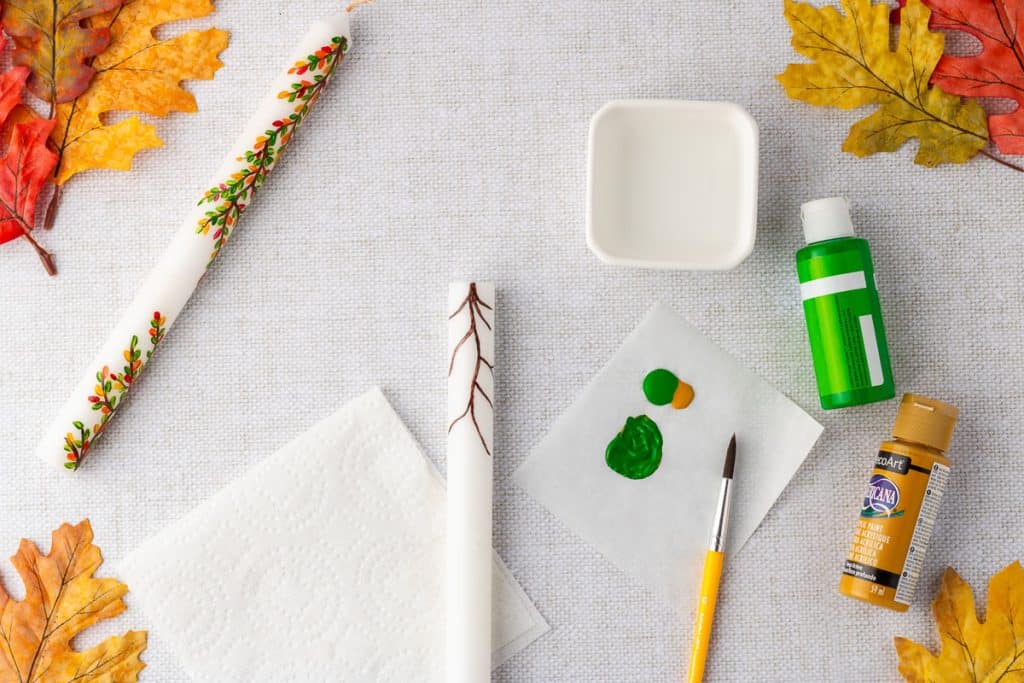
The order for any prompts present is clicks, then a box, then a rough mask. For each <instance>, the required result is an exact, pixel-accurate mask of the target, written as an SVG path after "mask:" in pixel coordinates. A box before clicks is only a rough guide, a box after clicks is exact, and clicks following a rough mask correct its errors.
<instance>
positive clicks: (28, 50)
mask: <svg viewBox="0 0 1024 683" xmlns="http://www.w3.org/2000/svg"><path fill="white" fill-rule="evenodd" d="M120 4H121V0H17V2H5V3H4V6H3V14H2V16H0V21H2V23H3V27H4V31H6V32H7V34H8V35H9V36H11V38H12V39H13V40H14V46H15V48H14V63H15V64H20V65H23V66H27V67H29V68H30V69H31V70H32V77H31V78H30V79H29V81H28V89H29V90H30V91H31V92H32V94H33V95H35V96H36V97H38V98H40V99H42V100H45V101H47V102H51V103H54V104H56V103H59V102H69V101H71V100H73V99H75V98H76V97H78V96H79V95H81V94H82V93H83V92H84V91H85V89H86V88H88V87H89V81H91V80H92V76H93V73H94V71H93V69H92V67H90V66H89V63H88V61H89V59H90V58H91V57H94V56H96V55H98V54H100V53H101V52H103V50H104V49H106V47H107V45H108V44H109V43H110V30H109V29H107V28H104V27H102V26H96V27H93V26H89V27H86V26H84V25H83V22H84V21H85V20H87V19H89V18H90V17H93V16H96V15H97V14H102V13H104V12H109V11H110V10H112V9H114V8H115V7H117V6H118V5H120Z"/></svg>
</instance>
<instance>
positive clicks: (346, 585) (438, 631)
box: [117, 389, 548, 683]
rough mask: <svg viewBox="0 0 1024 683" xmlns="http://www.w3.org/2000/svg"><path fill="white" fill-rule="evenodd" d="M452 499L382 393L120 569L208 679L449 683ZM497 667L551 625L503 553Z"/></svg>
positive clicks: (497, 566) (194, 671)
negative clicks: (447, 583)
mask: <svg viewBox="0 0 1024 683" xmlns="http://www.w3.org/2000/svg"><path fill="white" fill-rule="evenodd" d="M444 538H445V491H444V486H443V483H442V480H441V478H440V475H439V474H438V472H437V470H436V469H435V468H434V466H433V465H432V464H431V463H430V461H429V460H427V459H426V458H425V457H424V456H423V454H422V453H421V452H420V450H419V448H418V447H417V445H416V443H415V442H414V441H413V438H412V436H411V435H410V434H409V432H408V431H407V430H406V428H405V426H404V425H403V424H402V422H401V420H400V419H399V418H398V416H397V415H396V414H395V413H394V411H393V410H392V409H391V406H390V405H389V404H388V402H387V401H386V400H385V398H384V396H383V395H382V394H381V393H380V391H379V390H376V389H375V390H372V391H370V392H368V393H366V394H364V395H363V396H361V397H360V398H358V399H356V400H354V401H352V402H351V403H349V404H348V405H346V406H345V407H344V408H342V409H341V410H339V411H338V412H337V413H335V414H334V415H333V416H331V417H328V418H327V419H325V420H323V421H322V422H320V423H319V424H318V425H316V426H315V427H314V428H312V429H311V430H309V431H308V432H306V433H305V434H303V435H302V436H299V437H298V438H297V439H295V440H294V441H292V442H291V443H290V444H288V445H287V446H285V447H284V448H282V449H281V450H279V451H278V452H277V453H275V454H273V455H272V456H270V457H268V458H266V459H265V460H264V461H262V462H261V463H259V464H258V465H256V466H255V467H254V468H253V469H252V470H251V471H250V472H248V473H247V474H246V475H245V476H243V477H241V478H240V479H238V480H236V481H234V482H233V483H231V484H229V485H228V486H227V487H225V488H224V489H223V490H221V491H220V492H219V493H217V494H216V495H215V496H213V497H212V498H211V499H210V500H208V501H206V502H205V503H203V504H201V505H200V506H199V507H197V508H196V509H195V510H193V511H192V512H190V513H189V514H188V515H186V516H185V517H184V518H182V519H180V520H178V521H177V522H175V523H173V524H172V525H171V526H169V527H168V528H166V529H164V530H163V531H162V532H160V533H158V534H157V535H156V536H154V537H152V538H150V539H149V540H147V541H145V542H144V543H143V544H142V545H141V546H140V547H139V548H138V549H136V550H135V551H134V552H133V553H132V554H131V555H129V556H128V557H127V558H126V559H125V560H124V561H123V562H122V563H121V564H120V566H119V567H118V573H117V576H118V577H119V578H121V579H122V580H124V581H125V582H126V583H127V584H128V585H129V586H130V588H131V594H132V596H133V599H134V600H136V601H137V602H138V604H139V605H140V606H141V607H142V609H143V611H145V612H146V615H147V617H148V618H149V620H150V623H151V624H152V628H153V630H154V632H159V633H160V634H161V636H162V637H163V638H165V639H167V640H169V641H171V643H172V647H173V648H174V649H175V651H176V653H177V655H178V657H179V658H180V659H181V661H182V663H183V665H184V667H185V669H186V671H188V673H189V675H190V676H191V677H192V678H193V679H194V680H196V681H203V682H204V683H206V682H209V681H218V682H229V681H245V682H247V683H248V682H261V681H267V682H270V681H273V682H274V683H280V682H281V681H296V682H298V681H301V682H303V683H309V682H310V681H346V682H348V681H357V682H358V681H367V682H369V681H374V682H376V681H397V682H401V683H406V682H409V681H443V680H444V651H445V647H444V637H445V636H444V633H445V628H444V621H445V602H444V594H443V591H444V565H445V549H444ZM493 586H494V597H493V602H494V622H493V629H492V634H493V636H492V639H493V664H494V666H498V665H500V664H501V663H502V662H504V661H506V660H507V659H508V658H509V657H511V656H512V655H514V654H515V653H516V652H518V651H520V650H522V649H523V648H525V647H526V646H527V645H529V644H530V643H531V642H533V641H534V640H536V639H537V638H538V637H539V636H540V635H541V634H543V633H544V632H546V631H547V630H548V626H547V624H546V623H545V622H544V620H543V618H542V617H541V616H540V614H539V613H538V612H537V610H536V609H535V608H534V607H533V605H532V603H531V602H530V600H529V598H527V596H526V594H525V593H524V592H523V590H522V588H521V587H520V586H519V584H518V583H516V581H515V579H514V578H512V576H511V575H510V573H509V572H508V569H507V568H506V567H505V565H504V564H503V563H502V562H501V560H500V559H499V558H498V556H497V555H496V554H495V556H494V581H493Z"/></svg>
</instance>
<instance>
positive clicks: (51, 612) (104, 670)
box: [0, 520, 146, 683]
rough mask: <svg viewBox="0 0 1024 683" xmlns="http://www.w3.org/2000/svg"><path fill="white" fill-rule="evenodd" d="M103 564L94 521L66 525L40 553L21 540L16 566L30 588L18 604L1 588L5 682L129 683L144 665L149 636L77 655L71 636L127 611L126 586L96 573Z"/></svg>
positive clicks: (0, 651)
mask: <svg viewBox="0 0 1024 683" xmlns="http://www.w3.org/2000/svg"><path fill="white" fill-rule="evenodd" d="M102 562H103V558H102V557H101V556H100V549H99V548H97V547H96V546H95V545H93V543H92V527H91V526H90V524H89V520H84V521H82V522H80V523H78V524H76V525H75V526H71V525H70V524H63V525H61V527H60V528H59V529H57V530H56V531H54V532H53V536H52V540H51V542H50V552H49V553H48V554H46V555H43V554H42V553H41V552H40V551H39V548H37V547H36V545H35V544H34V543H32V542H31V541H28V540H24V539H22V541H21V545H20V546H19V547H18V552H17V554H15V555H14V557H12V558H11V563H12V564H13V565H14V567H15V568H16V569H17V570H18V574H19V576H21V580H22V582H23V583H24V584H25V598H24V599H23V600H20V601H18V600H14V599H13V598H11V596H10V595H8V593H7V591H6V590H4V588H3V587H2V586H0V681H2V682H3V683H8V682H9V681H10V682H20V683H70V682H71V681H75V682H76V683H79V682H81V683H87V682H92V683H131V682H133V681H137V680H138V677H139V672H140V671H141V670H142V669H143V667H144V666H145V664H144V663H143V662H142V661H141V660H140V659H139V655H140V654H141V653H142V651H143V650H144V649H145V648H146V632H145V631H129V632H128V633H126V634H124V635H123V636H112V637H110V638H107V639H106V640H104V641H103V642H102V643H100V644H99V645H97V646H96V647H93V648H90V649H88V650H85V651H82V652H79V651H76V650H74V649H73V648H72V647H71V639H72V638H74V637H75V636H76V635H77V634H79V633H81V632H82V631H84V630H85V629H87V628H89V627H90V626H92V625H93V624H95V623H97V622H99V621H101V620H103V619H110V618H111V617H114V616H116V615H118V614H120V613H121V612H123V611H124V609H125V604H124V601H123V600H122V599H121V598H122V597H123V596H124V595H125V593H127V592H128V587H127V586H126V585H124V584H123V583H121V582H119V581H116V580H115V579H97V578H95V577H94V576H93V574H94V573H95V571H96V569H97V568H98V567H99V566H100V564H101V563H102Z"/></svg>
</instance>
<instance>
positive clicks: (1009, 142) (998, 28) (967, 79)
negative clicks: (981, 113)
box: [897, 0, 1024, 154]
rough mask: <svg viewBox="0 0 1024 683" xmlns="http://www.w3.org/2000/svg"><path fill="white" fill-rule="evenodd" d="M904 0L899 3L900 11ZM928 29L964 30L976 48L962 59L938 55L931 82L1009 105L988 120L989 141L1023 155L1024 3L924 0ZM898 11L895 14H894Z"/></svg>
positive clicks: (1021, 0) (950, 90)
mask: <svg viewBox="0 0 1024 683" xmlns="http://www.w3.org/2000/svg"><path fill="white" fill-rule="evenodd" d="M905 4H906V0H900V6H901V7H902V6H903V5H905ZM924 4H925V5H927V6H928V7H929V8H930V9H931V10H932V17H931V22H930V26H931V27H932V28H935V29H944V30H949V31H963V32H964V33H969V34H970V35H972V36H974V37H975V38H976V39H977V40H978V41H979V42H980V43H981V51H980V52H978V53H977V54H973V55H966V56H953V55H943V57H942V59H940V60H939V63H938V65H937V66H936V67H935V71H934V72H933V73H932V78H931V82H932V84H933V85H937V86H938V87H939V88H941V89H942V90H945V91H946V92H948V93H952V94H954V95H962V96H964V97H1001V98H1007V99H1011V100H1014V101H1015V102H1016V103H1017V108H1016V109H1014V110H1013V111H1012V112H1010V113H1008V114H992V115H991V116H989V117H988V129H989V137H991V138H992V141H993V142H994V143H995V145H996V147H997V148H998V149H999V151H1000V152H1003V153H1004V154H1024V45H1022V41H1024V0H924ZM897 12H898V10H897Z"/></svg>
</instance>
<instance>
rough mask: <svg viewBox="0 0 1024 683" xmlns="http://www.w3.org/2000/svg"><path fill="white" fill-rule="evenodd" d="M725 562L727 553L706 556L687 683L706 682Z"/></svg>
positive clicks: (708, 553)
mask: <svg viewBox="0 0 1024 683" xmlns="http://www.w3.org/2000/svg"><path fill="white" fill-rule="evenodd" d="M723 560H725V553H720V552H717V551H715V550H709V551H708V552H707V555H705V556H704V575H703V576H702V577H701V580H700V599H699V600H698V602H697V620H696V622H695V623H694V626H693V651H692V652H691V653H690V673H689V675H688V676H687V677H686V680H687V683H701V681H703V680H704V662H705V661H706V660H707V658H708V643H709V642H710V640H711V622H713V621H714V620H715V602H716V601H717V600H718V584H719V582H720V581H721V579H722V562H723Z"/></svg>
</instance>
